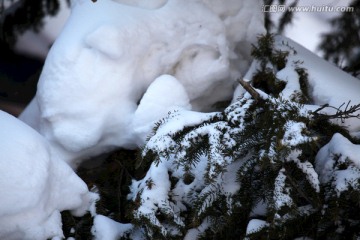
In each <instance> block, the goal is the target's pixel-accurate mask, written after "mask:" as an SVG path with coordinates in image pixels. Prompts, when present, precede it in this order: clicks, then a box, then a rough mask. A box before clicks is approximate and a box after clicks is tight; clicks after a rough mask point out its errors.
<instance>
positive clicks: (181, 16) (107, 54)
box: [20, 0, 265, 166]
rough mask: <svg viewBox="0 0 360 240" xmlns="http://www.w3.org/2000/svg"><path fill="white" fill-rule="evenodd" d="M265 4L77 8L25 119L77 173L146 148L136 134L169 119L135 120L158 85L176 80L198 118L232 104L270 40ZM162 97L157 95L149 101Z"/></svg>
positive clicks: (171, 0)
mask: <svg viewBox="0 0 360 240" xmlns="http://www.w3.org/2000/svg"><path fill="white" fill-rule="evenodd" d="M260 4H261V1H260V0H257V1H254V0H246V1H237V0H226V1H224V0H188V1H182V0H151V1H140V0H138V1H127V0H116V1H115V0H101V1H97V2H95V3H93V2H92V1H84V0H73V1H72V12H71V15H70V18H69V20H68V22H67V24H66V25H65V27H64V29H63V31H62V33H61V34H60V36H59V37H58V39H57V40H56V42H55V43H54V45H53V47H52V49H51V50H50V52H49V55H48V57H47V59H46V63H45V66H44V69H43V72H42V74H41V77H40V80H39V84H38V91H37V94H36V96H35V98H34V100H33V101H32V102H31V104H30V105H29V106H28V107H27V109H26V110H25V111H24V113H23V114H22V115H21V116H20V119H21V120H23V121H24V122H26V123H28V124H29V125H30V126H32V127H33V128H34V129H36V130H37V131H39V132H40V133H41V134H42V135H43V136H45V138H47V139H48V140H49V142H51V144H52V145H53V146H54V147H55V148H56V149H57V151H58V153H60V154H61V155H63V156H67V159H66V161H67V162H69V163H71V164H72V165H73V166H75V165H76V163H77V161H78V160H79V159H83V158H85V157H87V156H91V155H96V154H99V153H101V152H104V151H106V150H109V149H112V148H114V147H125V148H133V147H136V146H138V145H141V144H143V143H144V141H140V143H139V139H144V137H143V136H145V135H147V134H148V133H144V132H143V131H140V133H139V132H137V131H136V130H135V131H134V128H135V129H139V128H138V127H139V126H141V125H144V126H146V125H148V124H149V122H148V121H150V122H152V121H153V120H154V119H155V118H158V119H160V118H161V117H163V112H164V111H154V112H152V109H148V112H149V113H151V114H152V117H151V119H150V118H146V119H145V118H144V122H143V123H141V122H139V118H138V119H137V121H136V123H135V125H133V121H134V114H135V112H136V110H137V109H138V108H141V105H142V104H146V103H145V101H142V96H143V95H144V93H145V92H146V90H147V88H149V87H150V86H151V85H152V84H155V82H156V81H155V79H157V78H158V77H159V76H161V75H164V74H169V75H172V76H173V77H174V78H176V80H177V81H178V83H179V84H181V85H182V87H179V88H173V89H172V92H173V94H174V95H177V94H178V92H179V91H180V92H182V91H183V89H184V90H185V92H186V95H187V97H188V98H189V102H190V104H191V108H192V109H193V110H196V111H208V110H211V108H209V106H211V105H213V104H214V103H216V102H218V101H223V100H226V99H230V98H231V96H232V93H233V88H234V84H236V83H235V80H236V78H238V77H240V76H241V75H242V73H243V72H244V71H245V70H246V69H247V67H248V66H249V64H250V50H251V43H253V42H255V40H256V37H257V35H258V34H259V33H264V31H265V30H264V27H263V13H262V12H261V11H260V9H261V6H260ZM249 9H253V10H254V11H249ZM154 81H155V82H154ZM153 82H154V83H153ZM156 88H159V90H156ZM162 89H163V87H162V86H159V84H158V85H157V87H155V86H153V87H152V90H151V91H152V92H153V93H152V95H154V94H155V93H156V91H161V90H162ZM147 95H149V94H145V96H147ZM167 95H169V94H167ZM158 97H159V98H162V97H163V96H162V95H160V94H159V95H158ZM139 102H140V105H139V106H138V103H139ZM163 102H165V105H166V107H170V104H169V103H167V102H166V101H163ZM179 104H180V105H181V103H176V102H174V106H177V105H179ZM142 109H144V108H142ZM138 112H142V115H144V114H145V112H144V111H143V110H141V111H140V110H139V111H138ZM155 112H156V113H157V114H155ZM135 115H137V116H138V115H139V114H135ZM138 133H139V134H140V135H141V136H137V134H138Z"/></svg>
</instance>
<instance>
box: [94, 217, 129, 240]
mask: <svg viewBox="0 0 360 240" xmlns="http://www.w3.org/2000/svg"><path fill="white" fill-rule="evenodd" d="M132 228H133V225H132V224H122V223H118V222H115V221H114V220H112V219H110V218H108V217H105V216H102V215H97V216H96V217H95V218H94V225H93V227H92V229H91V232H92V234H93V236H94V237H95V240H105V239H106V240H116V239H119V238H120V237H123V236H124V234H125V233H126V232H129V231H130V230H131V229H132Z"/></svg>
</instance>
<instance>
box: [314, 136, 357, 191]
mask: <svg viewBox="0 0 360 240" xmlns="http://www.w3.org/2000/svg"><path fill="white" fill-rule="evenodd" d="M359 156H360V146H359V145H355V144H353V143H351V142H350V141H349V140H348V139H347V138H345V137H344V136H342V135H341V134H339V133H337V134H335V135H334V136H333V137H332V139H331V141H330V142H329V143H328V144H326V145H325V146H324V147H322V148H321V149H320V151H319V152H318V154H317V156H316V162H315V164H316V167H315V169H316V171H317V172H318V173H319V179H320V182H321V183H324V184H325V183H328V182H330V181H332V184H333V185H334V187H335V190H336V191H337V193H338V194H340V193H341V192H343V191H345V190H347V189H348V187H349V185H352V184H355V185H357V182H358V179H359V177H360V170H359V169H360V157H359ZM342 164H347V165H349V167H347V168H345V169H344V168H339V167H338V166H339V165H342Z"/></svg>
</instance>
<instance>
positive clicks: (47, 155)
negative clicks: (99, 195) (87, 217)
mask: <svg viewBox="0 0 360 240" xmlns="http://www.w3.org/2000/svg"><path fill="white" fill-rule="evenodd" d="M0 122H1V125H0V138H1V140H0V152H1V158H0V162H1V166H2V167H1V169H0V195H1V204H0V238H1V239H39V240H41V239H44V240H45V239H48V238H55V237H58V238H61V237H63V233H62V229H61V226H62V223H61V216H60V211H63V210H72V211H73V213H74V214H75V215H78V216H80V215H83V214H84V213H85V212H86V211H87V210H88V209H89V207H90V205H91V204H92V203H93V202H94V201H95V200H96V196H95V195H94V194H92V193H90V192H89V191H88V189H87V186H86V184H85V183H84V182H83V181H82V180H81V179H80V178H79V177H78V176H77V175H76V174H75V173H74V172H73V170H72V169H71V168H70V167H69V166H68V165H67V164H66V163H65V162H64V161H63V160H62V159H59V156H57V155H56V154H54V152H53V151H52V149H51V146H50V145H49V144H48V143H47V142H46V140H45V139H44V138H43V137H42V136H41V135H39V134H38V133H37V132H36V131H34V130H33V129H32V128H30V127H29V126H27V125H26V124H24V123H22V122H21V121H19V120H18V119H16V118H14V117H12V116H10V115H8V114H7V113H4V112H0Z"/></svg>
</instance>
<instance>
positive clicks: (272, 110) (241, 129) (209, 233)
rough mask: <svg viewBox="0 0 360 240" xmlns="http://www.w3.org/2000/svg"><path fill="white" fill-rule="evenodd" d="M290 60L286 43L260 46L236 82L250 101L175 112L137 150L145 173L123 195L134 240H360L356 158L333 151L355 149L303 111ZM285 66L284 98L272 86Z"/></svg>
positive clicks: (338, 131) (318, 116) (264, 40)
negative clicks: (138, 237) (290, 79)
mask: <svg viewBox="0 0 360 240" xmlns="http://www.w3.org/2000/svg"><path fill="white" fill-rule="evenodd" d="M285 49H287V50H285ZM290 55H296V51H294V50H293V49H292V48H291V46H289V45H288V44H287V43H284V42H283V43H282V44H281V47H280V48H277V47H276V46H274V37H273V36H272V35H266V36H263V37H261V38H259V44H258V45H257V46H254V50H253V56H254V57H255V59H256V64H255V65H256V66H258V67H257V68H254V71H253V72H252V74H251V76H252V79H251V81H250V82H246V81H243V80H240V82H241V83H242V85H243V86H244V88H245V89H246V90H248V91H247V92H245V91H244V93H243V94H241V96H240V97H239V98H238V99H237V100H236V101H234V102H233V103H232V104H231V105H230V106H228V107H227V108H226V109H225V110H224V111H223V112H218V113H195V112H190V111H173V112H170V113H169V115H168V116H167V117H166V118H164V119H163V120H161V121H160V122H159V123H158V125H157V126H156V127H155V129H154V135H153V136H152V137H151V138H150V139H149V141H148V143H147V145H146V146H145V147H144V149H143V151H142V161H143V162H151V166H150V169H149V171H148V172H147V174H146V176H145V177H144V178H143V179H142V180H139V181H133V183H132V185H131V187H130V189H131V193H130V194H129V196H128V198H129V200H131V201H132V206H133V207H132V218H133V223H134V224H135V226H136V228H135V229H134V232H139V231H137V230H140V232H142V235H143V238H144V239H184V237H188V239H195V238H199V239H245V238H246V239H295V238H297V237H309V238H313V239H316V238H325V239H342V237H341V236H342V235H341V234H344V233H346V237H350V238H352V237H357V236H358V230H357V229H360V228H359V227H360V226H359V223H360V221H359V220H360V219H359V217H358V216H357V215H356V214H354V213H355V212H358V210H359V209H358V208H359V200H360V199H359V197H360V192H359V190H360V185H359V184H360V183H359V180H358V179H359V177H360V169H359V167H360V164H359V163H360V162H359V160H360V159H359V157H358V156H354V154H351V151H345V152H344V151H341V150H339V149H338V148H336V146H337V143H338V142H339V141H340V142H343V144H347V145H348V146H349V148H357V146H356V145H354V144H352V143H351V142H350V141H349V140H348V139H347V138H350V139H351V137H350V136H349V134H348V133H347V131H346V130H344V129H343V128H341V127H339V126H337V125H333V124H332V123H330V122H329V121H328V119H330V118H331V117H332V116H327V115H325V114H322V113H321V111H320V110H321V109H322V108H319V111H311V110H309V108H308V107H306V105H304V104H303V103H304V99H306V101H305V102H309V101H311V99H309V97H308V96H307V93H306V91H305V90H306V86H307V85H306V84H307V82H306V81H307V79H306V77H307V75H306V69H303V68H301V63H299V62H296V63H294V62H290V60H289V59H290V58H289V56H290ZM285 67H288V68H290V67H291V68H293V71H295V72H297V73H298V75H297V76H298V79H297V81H298V86H299V89H298V90H297V91H293V92H292V93H291V94H289V93H288V91H289V89H288V88H287V87H286V85H287V83H286V82H284V81H282V80H280V79H278V78H277V76H278V75H277V73H278V72H279V71H281V70H282V69H284V68H285ZM250 83H251V84H252V86H251V85H250ZM254 85H256V86H257V87H258V88H254ZM270 85H271V87H272V88H266V87H264V86H270ZM301 86H302V87H301ZM260 89H261V90H260ZM303 90H304V91H303ZM254 93H256V94H254ZM351 109H352V110H353V112H355V111H356V110H358V107H354V108H351ZM337 114H338V116H342V117H344V114H345V113H344V114H342V112H341V110H339V111H338V113H337ZM346 116H353V115H351V114H350V115H349V114H348V113H346V114H345V117H346ZM334 134H335V135H334ZM333 135H334V137H332V136H333ZM344 136H346V137H347V138H346V137H344ZM330 139H331V141H330ZM352 140H353V141H354V139H352ZM329 141H330V142H329ZM328 142H329V143H328ZM326 143H328V144H327V145H325V144H326ZM323 145H325V146H324V147H323ZM322 147H323V148H322ZM349 148H346V149H349ZM320 149H321V150H320ZM319 150H320V151H319ZM136 229H137V230H136ZM347 239H349V238H347Z"/></svg>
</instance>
